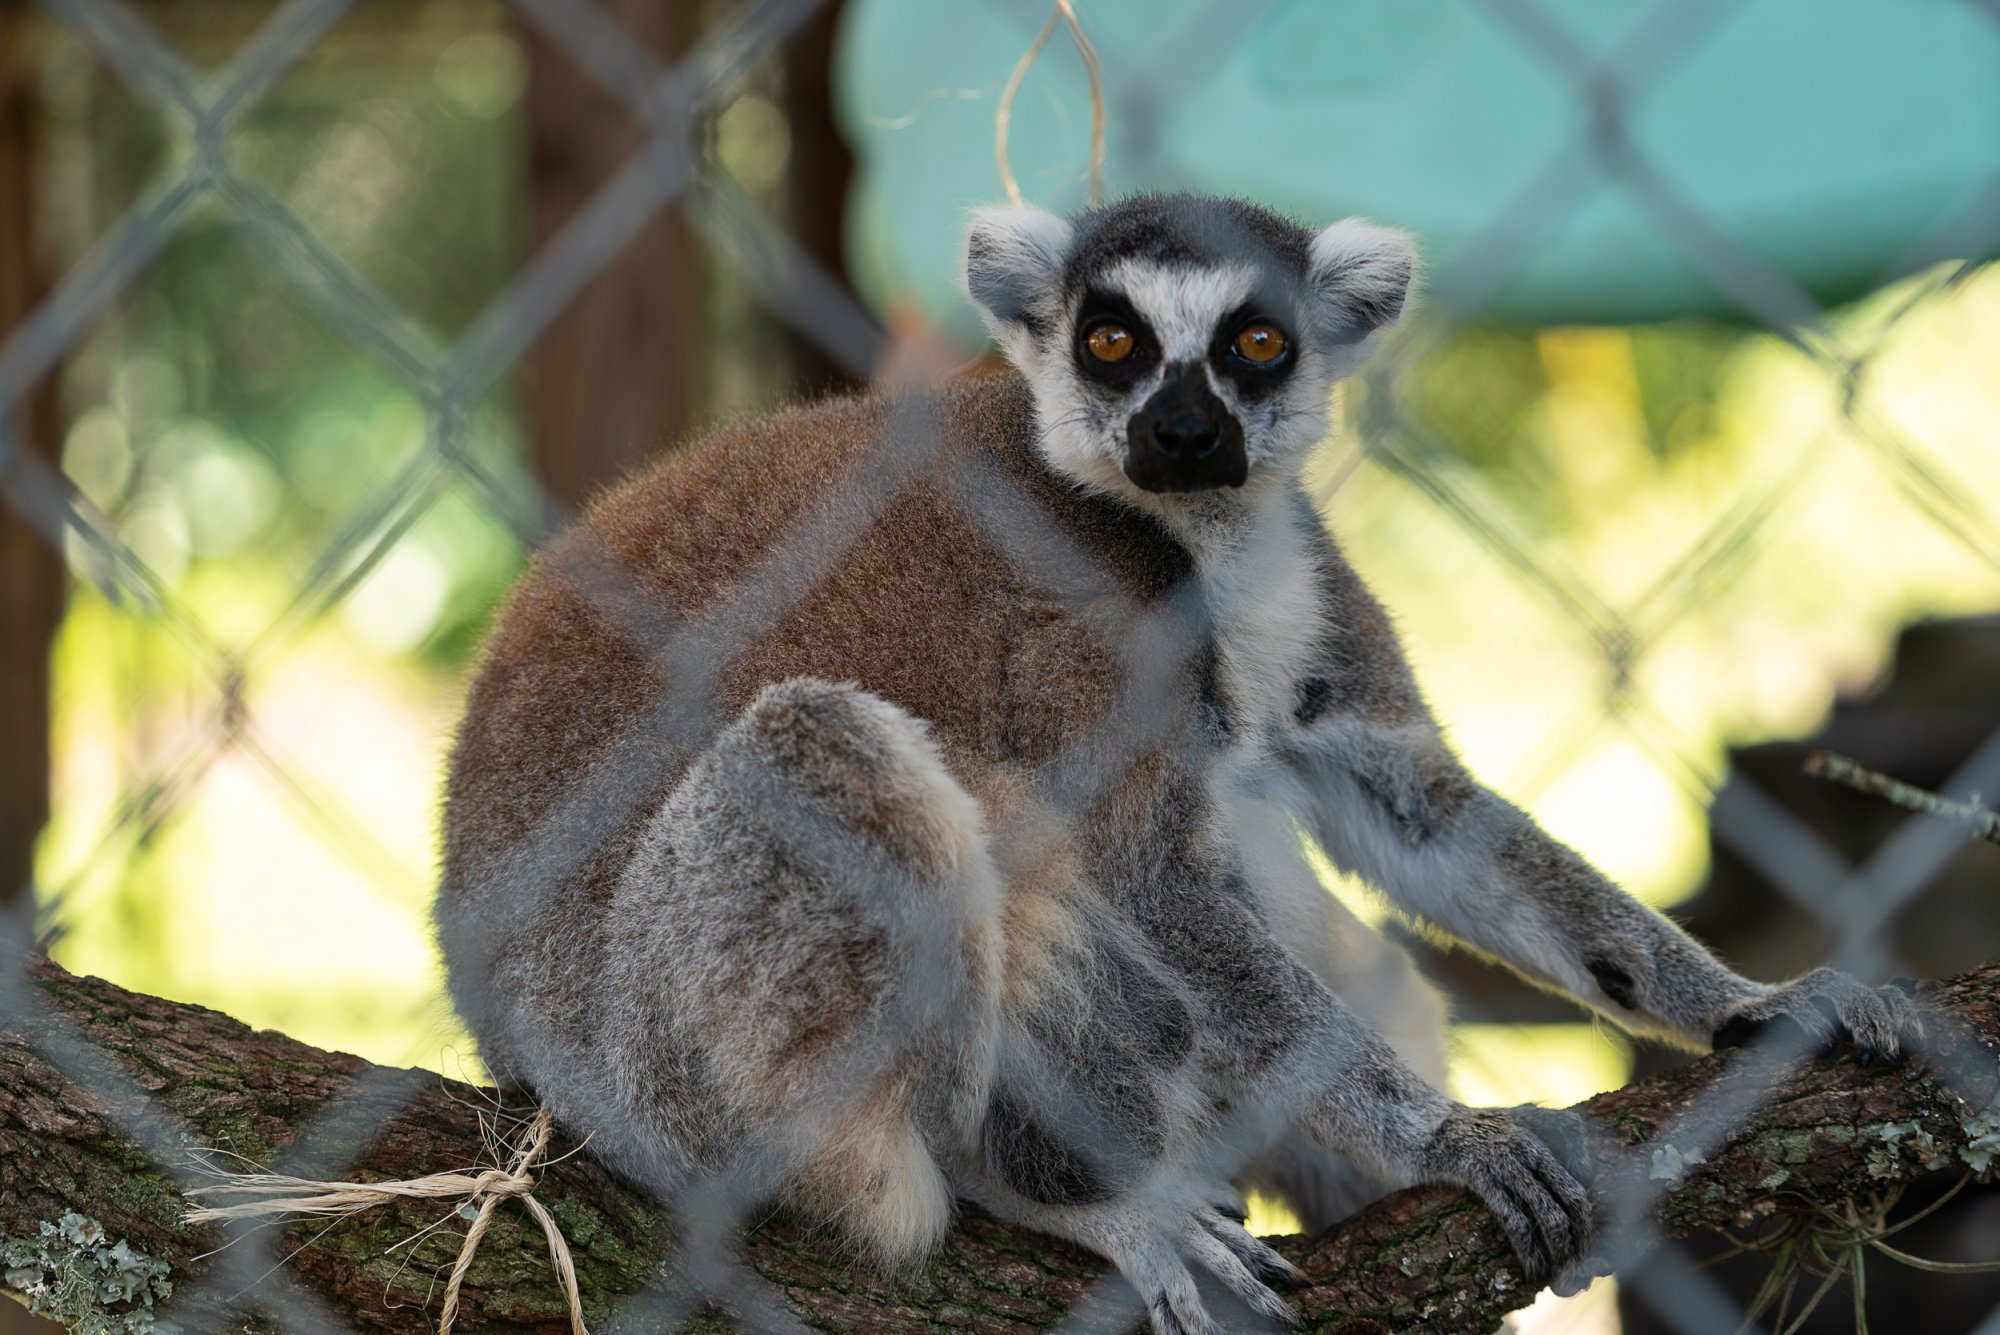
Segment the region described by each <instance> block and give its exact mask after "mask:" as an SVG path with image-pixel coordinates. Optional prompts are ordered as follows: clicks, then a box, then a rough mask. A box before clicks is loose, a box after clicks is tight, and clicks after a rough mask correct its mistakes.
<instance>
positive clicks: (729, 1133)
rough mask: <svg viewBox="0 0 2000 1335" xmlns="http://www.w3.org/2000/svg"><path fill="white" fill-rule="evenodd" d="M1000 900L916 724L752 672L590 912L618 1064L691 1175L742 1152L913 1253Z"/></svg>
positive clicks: (743, 1169)
mask: <svg viewBox="0 0 2000 1335" xmlns="http://www.w3.org/2000/svg"><path fill="white" fill-rule="evenodd" d="M997 910H998V885H997V880H996V876H995V873H994V870H993V868H992V866H991V863H990V861H989V858H988V855H987V850H986V836H985V831H984V825H983V820H982V815H981V811H980V808H979V806H978V804H977V803H976V802H975V801H974V800H973V798H972V797H971V796H970V795H969V794H967V793H966V792H965V790H964V789H963V788H962V787H961V786H960V785H959V784H958V783H957V781H956V780H955V779H954V778H953V777H952V776H951V775H950V774H949V773H948V772H947V771H946V769H945V767H944V764H943V763H942V761H941V759H940V757H939V754H938V751H937V749H936V747H935V746H934V745H933V744H932V742H931V740H930V738H929V736H928V733H927V730H926V728H925V727H924V725H923V724H921V723H919V722H918V721H917V720H916V719H914V718H913V717H911V716H910V715H909V714H907V713H905V712H903V711H902V710H901V709H898V708H897V707H895V706H894V705H891V704H888V703H887V702H885V701H883V700H881V699H879V698H877V697H875V696H872V695H869V694H867V693H866V692H863V691H861V690H859V689H857V688H854V687H851V686H838V685H833V684H829V683H826V682H822V681H817V680H812V679H803V678H801V679H794V680H791V681H786V682H782V683H779V684H777V685H775V686H772V687H769V688H767V689H766V690H765V691H764V692H763V693H762V694H761V695H759V696H758V697H757V699H756V700H755V701H754V702H753V703H752V704H751V705H750V706H749V707H748V708H747V709H746V710H745V711H744V713H743V714H742V716H741V717H740V718H738V719H737V720H736V721H735V722H734V723H733V724H731V725H730V726H729V727H728V728H726V729H725V730H724V731H723V732H722V734H721V735H720V736H719V737H718V738H717V740H716V741H715V742H714V744H713V745H712V746H711V748H710V749H709V750H708V751H707V752H706V753H704V754H703V755H702V756H701V757H700V758H699V760H698V761H697V762H696V763H695V765H694V766H693V767H692V768H691V769H690V770H689V771H688V773H687V775H686V777H685V778H684V779H683V780H682V782H681V783H680V784H679V785H678V787H677V788H676V789H675V791H674V792H673V793H672V795H671V796H670V797H669V798H668V800H667V801H666V802H665V804H664V805H663V806H662V808H661V809H660V810H659V812H658V813H657V815H656V816H655V817H654V818H653V820H652V822H651V824H650V826H649V828H648V829H647V830H646V831H645V834H644V836H643V839H642V840H641V842H640V844H639V847H638V850H637V852H636V854H635V856H634V857H633V858H632V860H631V862H630V864H629V866H628V868H627V870H626V871H625V872H624V874H623V877H622V879H621V881H620V883H619V886H618V888H617V891H616V894H615V897H614V901H613V903H612V904H611V905H610V906H609V908H608V911H607V913H606V915H605V916H606V920H607V921H608V922H609V923H610V924H611V925H612V926H611V929H610V933H611V934H610V938H609V939H608V940H607V942H606V946H607V948H606V951H605V961H606V969H607V972H609V973H610V974H611V975H613V976H611V977H608V978H606V979H605V987H604V990H603V993H602V995H603V996H604V997H605V998H606V1004H607V1006H608V1007H609V1008H611V1009H612V1010H613V1011H614V1012H615V1013H614V1014H612V1015H610V1016H608V1017H607V1024H608V1028H609V1030H610V1032H611V1033H613V1034H614V1035H615V1036H616V1049H615V1051H614V1052H612V1053H611V1054H610V1057H611V1060H610V1063H609V1064H610V1065H611V1066H612V1067H613V1068H614V1069H615V1072H616V1078H615V1079H614V1081H613V1084H614V1087H615V1088H616V1089H617V1090H618V1091H619V1097H620V1098H621V1099H624V1100H629V1101H631V1102H632V1103H635V1104H637V1105H638V1110H639V1112H640V1114H641V1118H642V1121H645V1122H650V1123H651V1124H653V1125H656V1126H658V1127H660V1128H662V1129H663V1130H665V1131H666V1132H667V1133H668V1134H672V1135H678V1136H679V1137H680V1138H681V1139H682V1140H684V1141H686V1142H690V1143H692V1144H694V1145H696V1146H698V1147H699V1151H700V1152H699V1153H697V1154H696V1155H694V1156H692V1157H693V1158H694V1159H695V1160H696V1164H695V1166H694V1168H693V1174H694V1175H695V1176H697V1177H699V1176H700V1175H702V1174H704V1173H708V1174H712V1173H715V1172H717V1171H731V1172H736V1173H739V1174H745V1176H742V1177H739V1178H738V1181H739V1183H741V1184H744V1185H747V1186H749V1187H751V1188H752V1190H753V1191H754V1192H755V1194H760V1195H761V1194H763V1191H764V1190H773V1191H775V1192H776V1193H778V1194H782V1195H783V1196H784V1197H785V1198H786V1199H789V1200H791V1201H793V1202H795V1203H798V1204H801V1205H803V1206H805V1207H807V1208H808V1209H810V1210H812V1211H813V1212H814V1213H816V1214H820V1215H822V1216H823V1217H827V1218H830V1219H832V1220H833V1221H834V1223H835V1224H836V1225H837V1227H838V1228H839V1229H840V1230H841V1231H842V1232H843V1233H844V1234H845V1235H846V1236H847V1237H849V1238H850V1239H851V1240H852V1241H854V1242H855V1243H857V1244H859V1245H861V1246H863V1247H865V1248H866V1249H867V1250H869V1251H870V1252H871V1253H873V1254H874V1255H875V1256H876V1257H877V1258H879V1259H881V1260H885V1261H889V1262H900V1261H907V1260H910V1259H912V1258H915V1257H919V1256H921V1255H923V1254H924V1253H925V1252H926V1251H928V1250H929V1249H930V1248H931V1247H932V1246H934V1245H935V1244H936V1243H937V1242H938V1241H939V1240H940V1239H941V1238H942V1237H943V1235H944V1233H945V1231H946V1229H947V1228H948V1227H949V1224H950V1218H951V1211H952V1191H951V1188H950V1186H949V1184H948V1181H947V1178H946V1176H945V1170H946V1168H947V1167H948V1166H949V1164H950V1163H951V1162H952V1160H953V1159H954V1158H955V1157H957V1156H960V1155H962V1154H964V1153H965V1152H966V1151H967V1147H968V1146H969V1145H970V1144H971V1143H973V1141H974V1140H975V1139H976V1135H977V1126H978V1116H979V1110H980V1109H981V1108H983V1107H984V1105H985V1103H986V1097H987V1087H988V1083H989V1081H990V1072H991V1065H992V1060H993V1048H994V1041H995V1026H996V1023H997V1021H996V1016H997V996H998V987H999V970H1000V958H999V951H1000V941H999V932H998V926H997V917H996V915H997ZM680 1070H686V1071H688V1072H690V1073H691V1074H692V1075H693V1076H694V1077H695V1079H696V1089H695V1090H689V1089H688V1088H685V1087H684V1083H683V1082H682V1081H680V1080H677V1079H672V1078H668V1077H669V1076H670V1074H671V1073H674V1072H677V1071H680ZM691 1094H692V1095H693V1097H690V1095H691ZM941 1161H942V1162H941Z"/></svg>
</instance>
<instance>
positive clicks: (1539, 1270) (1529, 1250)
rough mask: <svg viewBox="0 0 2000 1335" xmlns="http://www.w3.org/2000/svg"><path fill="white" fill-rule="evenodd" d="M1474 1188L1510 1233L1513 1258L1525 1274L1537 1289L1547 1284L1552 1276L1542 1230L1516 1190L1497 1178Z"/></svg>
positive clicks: (1476, 1193) (1504, 1230)
mask: <svg viewBox="0 0 2000 1335" xmlns="http://www.w3.org/2000/svg"><path fill="white" fill-rule="evenodd" d="M1472 1190H1473V1193H1474V1194H1475V1195H1477V1196H1478V1197H1479V1199H1480V1201H1481V1203H1483V1204H1484V1205H1485V1206H1486V1208H1487V1210H1488V1211H1489V1212H1490V1213H1491V1214H1492V1215H1493V1218H1494V1219H1495V1220H1496V1221H1497V1222H1498V1223H1499V1225H1500V1231H1501V1232H1503V1233H1505V1234H1506V1235H1507V1241H1508V1243H1509V1244H1510V1245H1511V1246H1512V1247H1513V1248H1514V1259H1515V1260H1516V1261H1518V1262H1519V1263H1520V1266H1521V1275H1522V1277H1523V1278H1524V1279H1526V1280H1527V1281H1528V1283H1529V1284H1530V1285H1532V1286H1534V1287H1535V1288H1538V1289H1539V1288H1540V1287H1542V1285H1544V1284H1546V1283H1547V1282H1548V1276H1549V1260H1548V1255H1547V1253H1546V1252H1545V1251H1544V1250H1543V1247H1542V1239H1541V1235H1540V1233H1539V1232H1538V1231H1537V1230H1536V1228H1535V1225H1534V1222H1533V1221H1532V1220H1531V1219H1530V1218H1529V1215H1528V1211H1527V1210H1526V1208H1525V1207H1524V1206H1523V1204H1522V1203H1521V1202H1520V1201H1518V1200H1516V1199H1515V1193H1514V1192H1513V1191H1512V1190H1510V1189H1509V1188H1508V1186H1507V1185H1506V1184H1505V1183H1503V1182H1501V1181H1498V1180H1486V1181H1481V1182H1479V1183H1477V1184H1475V1185H1474V1186H1473V1188H1472Z"/></svg>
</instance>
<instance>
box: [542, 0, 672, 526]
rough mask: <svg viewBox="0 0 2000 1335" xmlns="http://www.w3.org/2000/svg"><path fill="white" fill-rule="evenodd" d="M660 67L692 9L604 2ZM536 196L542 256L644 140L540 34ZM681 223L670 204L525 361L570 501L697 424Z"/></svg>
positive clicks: (563, 496) (547, 457)
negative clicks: (544, 247) (544, 246)
mask: <svg viewBox="0 0 2000 1335" xmlns="http://www.w3.org/2000/svg"><path fill="white" fill-rule="evenodd" d="M604 3H605V7H606V8H607V9H609V10H611V11H613V12H614V13H615V14H616V16H617V17H618V18H619V19H620V20H622V21H623V22H624V23H625V24H626V25H627V26H628V27H629V28H630V29H631V31H632V32H633V33H634V34H635V35H636V36H638V37H639V38H640V39H641V40H642V41H644V42H645V43H647V45H649V46H650V47H651V48H652V49H653V51H654V53H655V54H657V55H658V56H659V57H660V58H661V59H663V60H672V59H675V58H677V57H678V56H679V55H680V54H681V53H682V52H684V51H686V50H687V48H688V46H689V45H690V40H691V38H692V36H693V32H692V30H693V28H694V19H695V11H696V8H697V7H696V6H695V5H692V4H689V3H686V0H604ZM526 41H527V49H528V99H527V108H528V190H529V196H530V197H529V219H530V236H531V238H532V244H534V245H536V246H540V245H542V244H544V243H546V242H547V240H548V239H549V238H550V237H551V236H552V235H554V234H555V232H556V231H557V230H558V229H559V228H560V227H561V226H562V224H563V223H564V222H565V221H567V220H568V219H569V217H570V216H571V215H572V214H574V213H575V212H576V210H577V209H578V208H579V207H580V206H582V205H583V204H584V202H585V201H586V200H588V199H589V198H590V196H591V194H592V193H593V192H594V191H595V190H596V188H597V187H598V186H600V185H601V184H602V183H603V182H604V181H605V179H606V178H608V177H609V176H610V175H611V174H612V173H613V172H615V171H616V170H617V169H618V168H619V167H620V166H621V165H622V164H623V163H624V162H625V161H626V159H627V158H629V157H630V156H631V154H632V151H633V149H634V148H635V147H636V146H637V145H638V144H639V143H640V142H642V135H643V131H642V130H641V128H640V127H639V126H638V125H637V124H636V123H635V122H634V121H633V119H632V117H631V116H630V115H629V114H627V113H626V112H625V111H624V109H623V108H622V107H621V106H620V105H619V104H618V102H617V101H616V100H615V99H613V98H612V96H611V95H610V94H609V93H607V92H605V91H604V89H603V88H602V87H601V86H600V85H599V84H597V83H596V82H595V81H594V80H592V79H591V78H590V76H588V75H587V74H585V73H584V72H583V71H582V70H580V69H578V68H577V67H576V65H575V64H573V63H572V62H571V61H570V59H569V57H568V56H567V55H565V54H564V53H563V52H562V51H561V50H560V49H558V48H557V47H556V46H555V45H554V44H552V43H550V42H549V41H548V40H547V39H546V38H544V37H542V35H541V34H540V33H538V32H535V31H534V30H532V29H528V30H527V32H526ZM686 231H687V229H686V225H685V224H684V223H683V222H682V221H681V219H680V217H679V216H678V214H677V213H676V212H675V211H674V210H673V209H672V208H669V209H667V210H665V211H663V212H662V213H661V214H660V215H659V216H657V217H655V218H654V219H653V220H652V221H651V222H650V223H648V224H647V225H646V227H644V228H643V229H642V230H641V231H640V232H639V233H638V235H637V236H635V237H634V238H633V240H632V241H631V243H630V244H628V245H627V246H626V247H625V250H624V252H623V253H622V254H620V255H619V256H618V257H617V258H616V259H614V260H612V261H611V263H610V264H608V265H606V266H605V267H604V269H603V270H602V271H601V272H600V273H599V274H598V276H597V278H596V280H595V281H594V282H592V283H591V284H590V285H589V286H588V287H586V288H585V289H584V290H583V291H582V292H581V293H580V294H579V295H578V297H577V299H576V300H575V301H573V302H572V303H571V304H570V306H569V308H568V309H567V310H565V311H564V312H563V313H562V315H561V316H559V317H558V318H557V319H556V320H555V321H554V323H553V324H551V325H550V326H549V328H548V330H547V331H546V332H545V333H544V334H543V335H542V338H541V340H540V341H539V342H538V343H537V344H536V345H535V347H534V348H533V350H532V351H531V352H530V353H529V355H528V357H527V358H526V359H525V360H524V362H523V368H524V370H525V371H526V374H527V390H528V398H529V403H530V404H531V418H532V421H533V430H534V449H535V462H536V467H537V471H538V472H539V474H540V476H541V479H542V482H543V484H544V485H545V486H546V487H547V488H548V490H549V491H550V493H551V494H552V495H553V496H554V497H555V498H557V499H558V500H560V501H563V502H567V503H568V504H570V505H574V504H576V503H577V502H578V501H580V500H582V499H584V498H585V497H587V496H589V495H590V493H591V492H592V491H594V490H596V489H597V488H599V487H601V486H603V485H604V484H605V483H607V482H611V481H615V480H616V479H617V478H618V477H619V476H620V475H621V474H622V473H624V472H625V471H626V470H628V469H629V468H631V467H632V465H634V464H635V463H637V462H638V461H640V460H642V459H644V458H646V457H647V456H648V455H650V454H653V453H655V452H656V451H658V450H659V449H661V448H663V447H664V446H666V445H668V444H670V443H672V442H674V441H677V440H679V439H680V438H681V437H682V436H683V435H685V434H686V432H687V429H688V427H689V426H690V424H691V423H692V422H693V421H694V418H695V413H696V410H697V409H696V404H695V401H694V387H695V386H696V385H697V384H698V383H699V380H698V379H697V377H696V375H695V374H694V372H695V369H696V355H697V352H696V350H697V346H698V345H697V343H696V342H695V340H694V337H693V330H694V325H695V318H696V313H697V310H698V308H699V304H700V293H699V289H698V288H697V286H696V283H695V275H694V271H693V266H692V265H691V263H690V260H689V254H688V245H687V236H686Z"/></svg>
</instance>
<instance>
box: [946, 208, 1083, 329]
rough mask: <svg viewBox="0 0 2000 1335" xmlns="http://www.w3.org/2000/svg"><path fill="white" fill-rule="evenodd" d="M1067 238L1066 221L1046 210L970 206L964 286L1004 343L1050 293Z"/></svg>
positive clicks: (1053, 288)
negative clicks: (971, 208) (975, 207)
mask: <svg viewBox="0 0 2000 1335" xmlns="http://www.w3.org/2000/svg"><path fill="white" fill-rule="evenodd" d="M1069 243H1070V225H1069V224H1068V223H1067V222H1065V221H1063V220H1062V219H1061V218H1058V217H1057V216H1056V215H1055V214H1053V213H1050V212H1049V211H1047V210H1046V209H1038V208H1035V207H1033V206H1032V205H1025V204H1020V205H1012V206H1001V207H996V208H985V209H976V210H974V211H973V214H972V226H971V228H970V230H969V231H968V232H967V233H966V238H965V290H966V293H967V295H969V296H970V297H971V298H972V301H973V304H974V305H976V306H978V307H979V313H980V314H981V315H983V316H985V317H986V325H987V327H988V328H989V329H991V330H992V331H993V333H994V336H995V337H997V338H999V339H1001V340H1002V342H1005V341H1006V336H1007V334H1008V333H1009V332H1010V331H1012V330H1015V329H1018V328H1019V327H1020V326H1021V325H1023V324H1025V323H1026V322H1027V319H1028V317H1029V316H1030V315H1031V314H1032V313H1033V311H1034V308H1035V306H1036V305H1037V304H1038V303H1039V302H1040V301H1041V300H1042V299H1043V298H1045V297H1049V296H1051V295H1053V294H1054V292H1055V289H1056V285H1057V283H1058V282H1059V281H1060V279H1061V277H1062V266H1063V258H1064V257H1065V256H1066V255H1068V253H1069Z"/></svg>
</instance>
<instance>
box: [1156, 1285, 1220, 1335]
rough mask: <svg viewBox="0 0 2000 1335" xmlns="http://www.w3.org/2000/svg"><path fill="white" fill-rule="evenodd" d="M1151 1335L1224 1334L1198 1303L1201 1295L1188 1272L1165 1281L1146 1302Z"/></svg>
mask: <svg viewBox="0 0 2000 1335" xmlns="http://www.w3.org/2000/svg"><path fill="white" fill-rule="evenodd" d="M1146 1310H1147V1311H1148V1312H1149V1313H1150V1314H1151V1316H1152V1321H1153V1335H1223V1330H1222V1327H1221V1326H1219V1325H1217V1324H1216V1321H1215V1318H1214V1317H1212V1316H1210V1315H1209V1314H1208V1309H1207V1308H1205V1307H1203V1306H1202V1305H1201V1294H1200V1293H1199V1292H1197V1291H1196V1289H1195V1287H1194V1280H1193V1278H1192V1277H1191V1276H1189V1274H1188V1273H1187V1271H1185V1270H1183V1271H1181V1272H1180V1274H1178V1275H1176V1276H1174V1277H1173V1278H1171V1279H1169V1280H1167V1282H1166V1285H1165V1287H1163V1288H1162V1289H1161V1290H1160V1291H1159V1292H1158V1293H1156V1294H1154V1295H1153V1296H1152V1298H1151V1299H1150V1300H1149V1301H1148V1302H1147V1304H1146Z"/></svg>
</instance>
